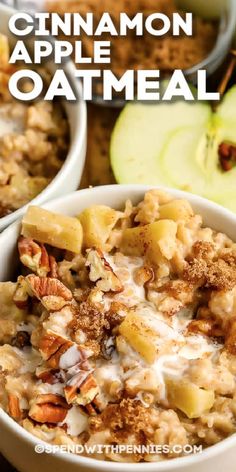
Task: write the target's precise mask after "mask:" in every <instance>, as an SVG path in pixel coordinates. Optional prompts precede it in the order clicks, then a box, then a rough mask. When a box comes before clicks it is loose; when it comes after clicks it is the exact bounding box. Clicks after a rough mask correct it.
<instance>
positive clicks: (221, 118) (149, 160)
mask: <svg viewBox="0 0 236 472" xmlns="http://www.w3.org/2000/svg"><path fill="white" fill-rule="evenodd" d="M222 142H230V143H233V144H234V143H235V145H236V86H234V87H232V88H231V89H230V90H229V91H228V92H227V94H226V95H225V97H224V99H223V100H222V102H221V103H220V105H219V106H218V108H217V110H216V112H213V111H212V108H211V106H210V104H208V103H205V102H204V103H203V102H197V101H196V102H192V103H188V102H185V101H184V100H178V101H177V102H173V103H163V102H161V103H158V104H143V103H138V102H136V103H130V104H128V105H126V107H125V108H124V110H123V111H122V112H121V114H120V116H119V118H118V120H117V123H116V125H115V128H114V130H113V133H112V139H111V148H110V155H111V165H112V169H113V172H114V175H115V177H116V179H117V181H118V182H119V183H139V184H140V183H142V184H150V185H165V186H168V187H175V188H179V189H181V190H186V191H189V192H192V193H196V194H199V195H202V196H204V197H206V198H208V199H211V200H214V201H215V202H217V203H219V204H221V205H223V206H226V207H227V208H229V209H230V210H232V211H235V212H236V167H233V168H232V169H231V170H230V171H228V172H226V171H224V170H223V169H222V167H221V165H220V159H219V146H220V144H221V143H222Z"/></svg>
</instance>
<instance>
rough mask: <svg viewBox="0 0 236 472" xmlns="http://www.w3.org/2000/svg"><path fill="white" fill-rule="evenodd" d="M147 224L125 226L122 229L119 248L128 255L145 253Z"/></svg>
mask: <svg viewBox="0 0 236 472" xmlns="http://www.w3.org/2000/svg"><path fill="white" fill-rule="evenodd" d="M146 228H147V226H137V228H127V229H125V230H124V231H123V235H122V242H121V249H122V251H123V252H124V253H125V254H127V255H129V256H142V255H144V253H145V235H146Z"/></svg>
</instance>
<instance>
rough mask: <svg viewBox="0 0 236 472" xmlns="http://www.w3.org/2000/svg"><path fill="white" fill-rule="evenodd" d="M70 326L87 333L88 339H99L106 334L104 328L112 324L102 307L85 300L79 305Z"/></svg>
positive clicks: (74, 329)
mask: <svg viewBox="0 0 236 472" xmlns="http://www.w3.org/2000/svg"><path fill="white" fill-rule="evenodd" d="M70 328H71V329H72V330H73V331H74V332H76V331H78V330H81V331H83V332H84V333H86V337H87V339H89V340H96V341H97V340H99V339H100V338H101V337H102V335H103V334H104V330H107V329H109V328H110V325H109V323H108V321H107V319H106V316H105V314H104V312H103V311H102V309H99V308H97V307H96V306H95V305H92V304H91V303H89V302H87V301H84V302H82V303H81V304H80V305H79V307H78V310H77V312H76V315H75V316H74V318H73V320H72V322H71V323H70Z"/></svg>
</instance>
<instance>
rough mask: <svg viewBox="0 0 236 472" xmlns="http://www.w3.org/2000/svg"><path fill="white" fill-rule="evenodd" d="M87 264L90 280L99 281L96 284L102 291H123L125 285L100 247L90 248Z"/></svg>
mask: <svg viewBox="0 0 236 472" xmlns="http://www.w3.org/2000/svg"><path fill="white" fill-rule="evenodd" d="M85 265H86V266H87V267H89V278H90V280H91V281H92V282H97V283H96V285H97V287H98V288H99V289H100V290H102V292H115V293H119V292H122V290H123V289H124V287H123V285H122V283H121V281H120V279H119V278H118V277H117V275H116V274H115V273H114V271H113V269H112V267H111V266H110V264H109V263H108V262H107V260H106V259H105V257H104V256H103V253H102V251H100V250H99V249H90V250H89V251H88V252H87V260H86V263H85Z"/></svg>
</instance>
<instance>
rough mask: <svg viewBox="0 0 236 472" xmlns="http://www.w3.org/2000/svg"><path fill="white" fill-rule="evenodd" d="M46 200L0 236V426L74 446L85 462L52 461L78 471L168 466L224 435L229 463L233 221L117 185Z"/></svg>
mask: <svg viewBox="0 0 236 472" xmlns="http://www.w3.org/2000/svg"><path fill="white" fill-rule="evenodd" d="M46 208H47V209H42V208H38V207H34V206H31V207H29V209H28V211H27V212H26V214H25V215H24V217H23V220H22V222H21V223H19V224H18V223H17V224H16V225H14V226H12V227H10V228H9V229H8V230H6V231H5V232H4V233H3V234H2V236H1V237H0V241H2V243H4V240H6V239H7V240H8V250H7V254H6V255H4V256H3V260H2V269H1V274H0V275H1V280H4V281H3V282H1V284H0V291H1V301H2V303H1V318H0V342H1V347H0V366H1V377H0V379H1V396H0V401H1V407H2V409H3V410H4V411H5V412H6V413H7V414H8V415H9V416H10V417H11V418H13V420H14V422H12V429H15V428H19V426H18V425H20V426H21V427H23V428H24V429H25V430H26V431H27V432H29V433H31V434H32V435H33V436H34V437H35V440H34V441H35V442H36V443H37V441H39V440H40V441H46V442H48V443H50V444H52V445H57V446H58V445H66V446H67V447H68V449H69V446H73V445H74V446H75V445H77V446H82V447H83V450H84V455H85V456H87V457H81V456H80V455H79V456H78V455H73V456H72V459H71V456H69V457H70V459H69V458H68V457H66V456H64V455H62V456H60V459H58V458H56V457H55V456H53V457H52V459H51V460H52V463H53V464H54V465H55V462H54V461H56V460H64V461H66V460H69V461H70V464H72V463H73V464H74V466H75V465H76V466H78V464H80V465H81V464H82V465H83V467H82V468H83V470H86V466H88V464H91V460H92V459H93V460H94V459H95V461H94V464H96V463H97V459H99V461H98V463H100V461H101V460H103V461H112V462H114V463H115V462H127V463H135V464H136V465H135V467H137V466H141V464H140V463H142V470H149V469H146V467H148V466H149V465H150V466H151V464H145V463H149V462H161V464H165V463H170V462H171V463H173V469H171V470H175V463H176V464H177V463H178V461H182V464H183V466H184V464H186V462H184V461H186V460H188V461H189V460H190V459H191V460H192V461H197V460H198V459H197V458H198V457H200V458H201V460H203V458H204V457H206V455H207V454H208V451H209V450H212V451H213V450H214V448H217V447H218V446H214V445H217V444H218V443H219V447H220V446H221V445H222V444H223V443H224V442H225V444H226V446H225V447H226V449H227V450H228V457H229V458H230V457H231V456H230V451H231V450H230V446H232V445H233V442H235V439H234V433H235V431H236V378H235V375H236V361H235V359H236V358H235V354H236V337H235V336H236V335H235V315H234V312H235V300H236V298H235V293H236V275H235V273H236V271H235V268H236V244H235V243H234V241H233V239H230V238H231V237H233V234H234V233H235V228H236V221H235V216H234V215H233V214H231V213H230V212H229V211H227V210H224V209H221V207H218V206H217V205H215V204H213V203H210V202H208V201H205V200H203V199H201V198H199V197H196V196H193V195H192V196H191V195H188V194H185V193H184V192H179V191H171V192H170V194H169V193H168V192H167V191H165V190H161V189H147V188H145V187H142V188H141V187H139V186H117V185H116V186H110V187H106V188H105V187H101V188H97V189H93V190H92V189H89V190H86V191H80V192H77V193H74V194H71V195H69V196H67V197H65V198H64V199H63V200H62V199H60V200H55V202H51V203H50V204H48V205H47V207H46ZM60 213H62V214H60ZM68 215H69V216H68ZM203 218H204V221H203ZM225 233H227V235H226V234H225ZM16 240H17V253H18V256H17V257H18V262H19V264H18V265H17V268H16V271H15V276H14V275H13V274H11V277H9V270H7V263H8V262H9V260H10V257H11V253H12V250H13V248H14V247H15V245H16ZM15 260H16V258H15ZM9 280H10V281H9ZM3 415H4V416H3V419H2V420H1V423H2V425H3V428H5V427H6V422H8V421H9V420H10V419H9V416H7V415H5V414H4V413H3ZM17 423H18V424H17ZM21 431H23V429H21ZM12 434H13V433H12ZM22 434H23V433H22ZM24 434H26V433H25V432H24ZM27 434H28V433H27ZM29 436H30V435H29ZM230 436H231V437H230ZM226 438H228V439H226ZM1 441H2V439H1ZM22 441H25V439H22ZM96 445H105V446H110V448H109V447H107V448H104V450H103V452H102V453H101V451H100V452H98V451H97V450H96ZM175 445H178V451H177V449H176V450H175V447H174V446H175ZM227 445H228V446H227ZM92 446H93V447H94V449H93V451H94V452H93V454H91V450H90V453H88V452H87V453H86V451H89V448H90V447H92ZM111 446H112V447H111ZM114 446H117V449H114ZM119 446H123V447H124V449H123V451H122V452H121V451H120V449H119ZM125 446H126V447H125ZM128 446H129V448H128ZM154 446H158V447H159V453H153V452H151V451H153V450H155V448H154V449H152V448H153V447H154ZM164 446H166V447H165V448H164ZM209 446H213V447H211V448H210V449H208V448H209ZM199 447H200V448H202V449H203V453H202V454H197V455H194V454H193V455H192V456H191V458H186V457H185V458H182V457H180V456H184V455H187V454H189V452H187V450H188V451H190V450H192V451H193V452H194V448H198V450H199ZM5 448H6V444H5ZM126 449H127V450H126ZM204 449H205V450H204ZM131 450H133V452H132V451H131ZM117 451H118V452H117ZM127 451H128V452H127ZM160 451H161V452H160ZM204 454H205V456H204ZM87 458H88V459H87ZM170 459H171V460H170ZM40 460H43V459H41V456H40ZM87 460H88V461H89V462H86V461H87ZM199 460H200V459H199ZM222 460H224V461H225V457H223V459H222ZM218 461H219V458H218ZM137 463H139V464H137ZM222 463H223V462H222ZM222 463H220V462H219V464H221V465H222ZM161 464H156V466H155V467H156V468H155V470H165V469H164V468H163V469H162V468H161V467H162V465H161ZM193 464H194V463H193ZM40 466H42V463H41V465H40ZM159 466H160V469H159V468H158V467H159ZM99 467H100V466H97V468H98V469H99ZM112 467H113V465H112ZM127 467H128V464H127ZM94 468H95V469H96V465H94ZM71 470H74V469H73V467H72V469H71ZM81 470H82V469H81ZM114 470H118V469H114ZM119 470H120V469H119ZM130 470H134V469H130ZM150 470H151V469H150ZM183 470H190V469H188V466H186V469H184V468H183ZM192 470H195V469H192ZM196 470H197V469H196ZM202 470H205V469H202ZM219 470H220V469H219ZM229 470H231V469H230V468H229Z"/></svg>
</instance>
